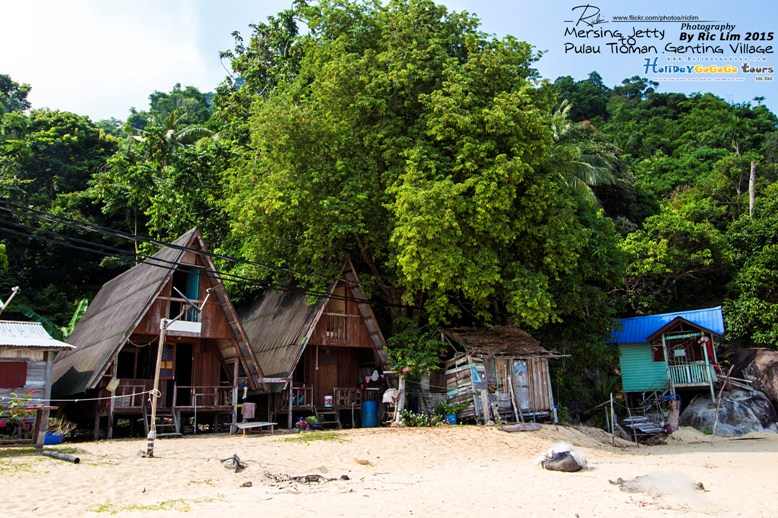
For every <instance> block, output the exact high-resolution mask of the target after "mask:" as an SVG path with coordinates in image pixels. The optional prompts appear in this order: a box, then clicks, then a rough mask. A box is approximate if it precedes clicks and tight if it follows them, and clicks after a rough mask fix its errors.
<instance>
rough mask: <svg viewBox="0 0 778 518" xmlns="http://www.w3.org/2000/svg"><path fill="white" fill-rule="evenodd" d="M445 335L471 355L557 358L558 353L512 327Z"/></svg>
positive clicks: (458, 330)
mask: <svg viewBox="0 0 778 518" xmlns="http://www.w3.org/2000/svg"><path fill="white" fill-rule="evenodd" d="M443 333H444V334H445V335H446V336H448V337H449V338H452V339H454V340H456V341H457V342H458V343H459V344H460V345H461V346H462V347H463V348H464V350H465V352H467V353H469V354H477V355H482V356H505V357H511V358H523V357H531V356H546V357H556V356H558V355H557V354H556V353H554V352H551V351H549V350H548V349H545V348H544V347H541V345H540V342H538V341H537V340H535V339H534V338H532V336H530V335H529V334H528V333H526V332H524V331H522V330H521V329H518V328H515V327H512V326H495V327H492V328H491V329H475V328H470V327H468V328H461V327H460V328H454V329H444V330H443Z"/></svg>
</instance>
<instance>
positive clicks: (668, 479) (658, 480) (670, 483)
mask: <svg viewBox="0 0 778 518" xmlns="http://www.w3.org/2000/svg"><path fill="white" fill-rule="evenodd" d="M608 482H610V483H611V485H614V486H619V489H621V490H622V491H624V492H625V493H644V494H647V495H650V496H662V495H667V494H674V493H679V492H681V493H682V492H685V491H689V490H695V491H707V489H705V486H704V485H703V484H702V482H693V481H691V480H689V479H687V478H686V477H683V476H671V475H663V476H659V475H640V476H638V477H635V478H632V479H629V480H625V479H623V478H621V477H619V478H617V479H616V480H608Z"/></svg>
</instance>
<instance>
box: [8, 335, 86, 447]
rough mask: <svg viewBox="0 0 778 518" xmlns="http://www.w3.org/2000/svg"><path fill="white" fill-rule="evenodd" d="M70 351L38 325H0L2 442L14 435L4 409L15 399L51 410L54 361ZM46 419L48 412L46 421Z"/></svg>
mask: <svg viewBox="0 0 778 518" xmlns="http://www.w3.org/2000/svg"><path fill="white" fill-rule="evenodd" d="M70 349H73V346H72V345H68V344H66V343H64V342H60V341H59V340H55V339H53V338H52V337H51V336H50V335H49V334H48V333H47V332H46V330H45V329H44V328H43V326H42V325H41V324H39V323H38V322H12V321H8V320H2V321H0V422H2V423H3V425H2V428H3V430H0V442H1V441H2V439H1V437H11V436H12V435H13V432H12V431H11V430H10V428H11V427H12V424H13V423H11V422H10V421H9V420H8V416H7V415H4V414H5V413H6V412H4V411H3V408H7V407H8V406H10V404H11V402H12V399H15V400H16V403H19V402H24V403H26V405H27V406H30V407H46V406H48V405H49V404H50V400H51V377H52V374H51V366H52V360H53V358H54V355H55V354H56V353H57V352H60V351H67V350H70ZM12 393H13V394H15V395H16V397H13V396H12V395H11V394H12ZM47 416H48V410H46V412H45V416H44V419H45V417H47Z"/></svg>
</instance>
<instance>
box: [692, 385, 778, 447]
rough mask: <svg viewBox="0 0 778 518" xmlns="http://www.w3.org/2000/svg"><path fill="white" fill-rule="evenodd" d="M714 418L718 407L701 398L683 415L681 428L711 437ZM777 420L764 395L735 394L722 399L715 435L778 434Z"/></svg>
mask: <svg viewBox="0 0 778 518" xmlns="http://www.w3.org/2000/svg"><path fill="white" fill-rule="evenodd" d="M715 418H716V404H715V403H713V401H712V400H711V398H710V396H706V397H699V398H697V399H695V400H693V401H692V402H691V404H689V406H688V407H686V409H685V410H684V411H683V412H682V413H681V425H683V426H693V427H694V428H697V429H698V430H700V431H702V432H704V433H708V434H709V433H712V432H713V424H714V421H715ZM776 420H778V418H777V417H776V413H775V408H773V404H772V403H771V402H770V400H769V399H768V398H767V396H766V395H765V394H764V393H762V392H759V391H754V392H749V391H745V390H733V391H730V392H725V393H724V395H723V396H722V399H721V408H720V409H719V422H718V425H717V426H716V435H717V436H721V437H737V436H739V435H745V434H747V433H751V432H776V431H778V426H776V424H775V421H776Z"/></svg>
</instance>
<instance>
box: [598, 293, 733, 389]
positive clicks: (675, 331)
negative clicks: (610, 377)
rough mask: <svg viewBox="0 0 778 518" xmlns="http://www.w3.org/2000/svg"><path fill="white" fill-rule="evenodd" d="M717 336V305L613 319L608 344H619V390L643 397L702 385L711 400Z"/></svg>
mask: <svg viewBox="0 0 778 518" xmlns="http://www.w3.org/2000/svg"><path fill="white" fill-rule="evenodd" d="M723 334H724V317H723V315H722V312H721V306H717V307H715V308H707V309H696V310H691V311H677V312H674V313H664V314H661V315H647V316H641V317H632V318H623V319H621V320H619V322H618V326H617V328H616V329H615V330H614V331H613V332H612V334H611V338H610V341H609V343H611V344H613V345H616V346H617V347H618V348H619V362H620V365H621V378H622V384H623V387H624V392H627V393H641V394H643V395H644V397H645V396H646V395H647V394H648V393H664V392H669V393H670V394H676V393H677V391H678V390H691V391H694V390H700V389H702V390H710V393H711V396H712V397H713V399H714V401H715V399H716V397H715V393H714V389H713V384H714V383H716V382H717V381H718V374H719V373H720V368H719V365H718V359H717V357H716V346H717V345H718V344H719V343H720V342H721V339H722V336H723Z"/></svg>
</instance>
